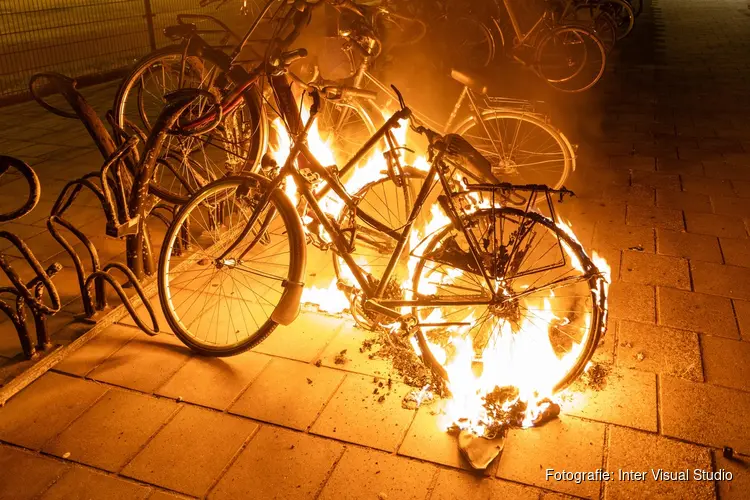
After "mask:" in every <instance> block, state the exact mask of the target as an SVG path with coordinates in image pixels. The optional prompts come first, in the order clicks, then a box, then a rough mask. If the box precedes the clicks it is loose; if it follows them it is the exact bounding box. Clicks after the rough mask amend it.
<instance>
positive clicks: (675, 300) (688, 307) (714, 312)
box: [656, 287, 739, 339]
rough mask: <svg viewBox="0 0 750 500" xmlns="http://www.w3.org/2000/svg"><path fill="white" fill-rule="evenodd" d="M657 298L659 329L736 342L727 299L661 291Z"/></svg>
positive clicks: (659, 289) (732, 315)
mask: <svg viewBox="0 0 750 500" xmlns="http://www.w3.org/2000/svg"><path fill="white" fill-rule="evenodd" d="M656 297H657V301H658V316H659V324H661V325H665V326H671V327H673V328H681V329H684V330H692V331H694V332H699V333H708V334H710V335H717V336H719V337H727V338H732V339H737V338H739V333H738V331H737V323H736V322H735V319H734V311H733V310H732V303H731V301H730V300H729V299H726V298H723V297H717V296H715V295H705V294H702V293H696V292H689V291H685V290H676V289H674V288H662V287H660V288H658V289H657V290H656Z"/></svg>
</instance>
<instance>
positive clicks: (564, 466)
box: [496, 416, 605, 498]
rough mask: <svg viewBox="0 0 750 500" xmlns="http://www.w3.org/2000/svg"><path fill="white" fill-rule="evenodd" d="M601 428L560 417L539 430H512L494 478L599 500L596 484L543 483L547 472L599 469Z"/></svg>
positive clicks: (597, 424) (601, 451)
mask: <svg viewBox="0 0 750 500" xmlns="http://www.w3.org/2000/svg"><path fill="white" fill-rule="evenodd" d="M604 428H605V426H604V425H603V424H600V423H597V422H586V421H583V420H579V419H576V418H572V417H566V416H562V417H561V418H560V419H557V420H553V421H551V422H548V423H546V424H544V425H542V426H540V427H532V428H529V429H512V430H511V431H510V432H509V433H508V437H507V438H506V441H505V448H504V450H503V453H502V455H500V458H499V464H498V468H497V473H496V474H497V477H499V478H502V479H509V480H511V481H517V482H520V483H524V484H530V485H533V486H539V487H542V488H546V489H551V490H555V491H559V492H562V493H568V494H571V495H576V496H581V497H585V498H598V497H599V482H598V481H584V482H581V483H580V484H576V483H575V482H573V481H555V480H554V479H553V478H552V477H550V478H549V479H547V473H546V471H547V469H554V470H556V471H562V470H566V471H594V470H596V469H598V468H601V466H602V456H603V452H604Z"/></svg>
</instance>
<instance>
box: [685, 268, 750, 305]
mask: <svg viewBox="0 0 750 500" xmlns="http://www.w3.org/2000/svg"><path fill="white" fill-rule="evenodd" d="M690 266H691V271H692V275H693V286H694V287H695V291H696V292H701V293H709V294H712V295H720V296H722V297H731V298H733V299H743V300H750V269H748V268H745V267H736V266H722V265H720V264H712V263H710V262H697V261H695V262H692V263H691V265H690Z"/></svg>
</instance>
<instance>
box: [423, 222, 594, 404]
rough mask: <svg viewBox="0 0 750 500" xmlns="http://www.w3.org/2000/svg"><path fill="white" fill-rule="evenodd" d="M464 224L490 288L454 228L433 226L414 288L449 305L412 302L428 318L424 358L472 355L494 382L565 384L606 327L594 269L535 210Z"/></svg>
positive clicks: (549, 387)
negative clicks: (475, 242)
mask: <svg viewBox="0 0 750 500" xmlns="http://www.w3.org/2000/svg"><path fill="white" fill-rule="evenodd" d="M464 224H465V228H466V229H467V231H468V233H469V234H470V235H471V236H472V237H474V238H476V241H477V242H478V243H479V248H478V250H479V254H480V257H481V260H482V267H483V269H484V272H486V273H487V275H488V276H489V278H490V283H491V284H492V286H493V287H494V288H495V292H496V295H495V298H493V294H492V291H491V289H490V287H489V285H488V283H487V281H486V280H485V278H484V277H483V276H482V274H481V272H480V270H479V269H477V265H476V261H475V260H474V259H473V257H472V255H471V252H470V249H469V243H468V240H467V237H466V234H465V233H464V232H463V231H462V230H461V229H460V228H455V227H453V226H452V225H449V226H446V227H445V228H444V229H443V230H442V231H440V232H438V233H437V234H436V235H435V236H434V237H433V238H432V239H431V240H430V241H429V242H428V243H427V244H426V246H425V247H424V249H423V250H422V251H421V252H420V253H421V256H422V258H421V259H420V261H419V263H418V264H417V266H416V268H415V271H414V276H413V280H412V292H413V294H414V296H415V298H416V299H422V300H433V301H436V300H437V301H440V300H443V301H449V302H451V303H453V305H450V306H445V305H440V306H418V307H415V308H414V314H415V315H417V317H418V318H419V320H420V323H424V324H428V325H430V326H424V327H422V328H421V329H420V331H419V333H418V334H417V335H418V340H419V344H420V348H421V349H422V351H423V352H424V351H426V352H427V353H428V354H427V356H425V358H426V359H434V360H435V361H436V362H438V363H439V364H440V366H441V367H445V366H446V365H448V364H451V363H454V362H456V360H457V359H458V358H461V359H464V360H467V359H470V360H471V364H472V365H473V367H474V368H475V369H476V368H477V367H479V368H481V370H482V372H483V374H486V375H490V376H491V377H492V381H493V382H494V383H497V384H498V385H499V386H504V385H513V386H516V387H519V388H521V389H527V390H535V391H541V392H546V391H552V392H556V391H559V390H561V389H563V388H565V387H566V386H567V385H569V384H570V383H571V382H573V381H574V380H575V379H576V378H577V377H578V376H579V375H580V374H581V373H582V371H583V369H584V368H585V366H586V363H587V362H588V361H589V359H591V356H592V355H593V353H594V350H595V349H596V346H597V344H598V342H599V339H600V337H601V335H602V334H603V332H604V327H605V319H606V318H605V310H606V306H605V304H606V296H605V287H604V281H603V278H602V277H601V275H600V273H599V271H598V270H597V268H596V267H595V266H594V264H593V263H592V262H591V260H590V259H589V258H588V257H587V256H586V254H585V253H584V251H583V249H582V248H581V246H580V244H579V243H577V242H576V241H574V240H573V239H572V238H571V237H569V236H568V235H567V233H566V232H565V231H563V230H561V229H560V228H558V227H557V226H556V225H555V223H554V222H553V221H552V220H550V219H548V218H545V217H544V216H542V215H540V214H537V213H530V212H524V211H522V210H518V209H513V208H502V209H495V210H490V209H485V210H480V211H477V212H475V213H474V214H472V215H470V216H468V217H466V218H464ZM461 301H464V302H465V303H467V304H466V305H464V304H461V303H460V302H461ZM468 303H470V305H469V304H468ZM441 323H443V324H445V323H450V324H448V325H446V326H441ZM438 371H440V370H438Z"/></svg>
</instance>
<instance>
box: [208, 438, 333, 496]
mask: <svg viewBox="0 0 750 500" xmlns="http://www.w3.org/2000/svg"><path fill="white" fill-rule="evenodd" d="M343 452H344V446H343V445H341V444H340V443H337V442H336V441H331V440H329V439H320V438H316V437H313V436H310V435H307V434H302V433H299V432H292V431H288V430H285V429H279V428H276V427H269V426H266V427H263V428H261V429H260V431H258V433H257V434H256V435H255V436H254V437H253V439H252V440H251V441H250V443H249V444H248V445H247V447H246V448H245V449H244V450H243V451H242V453H240V456H239V457H238V458H237V460H236V461H235V462H234V463H233V464H232V465H231V467H229V470H228V471H227V472H226V473H225V474H224V475H223V476H222V478H221V479H220V480H219V482H218V484H217V485H216V487H215V488H214V489H213V490H212V491H211V493H210V494H209V496H208V497H209V498H210V499H212V500H214V499H216V500H218V499H239V498H262V499H269V500H270V499H279V500H287V499H289V500H292V499H300V500H302V499H307V498H315V495H316V494H317V493H318V492H319V491H320V489H321V488H322V487H323V483H324V482H325V481H326V479H327V478H328V476H329V474H330V470H331V469H332V468H333V466H334V465H335V464H336V461H337V460H338V459H339V458H340V457H341V454H342V453H343Z"/></svg>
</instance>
